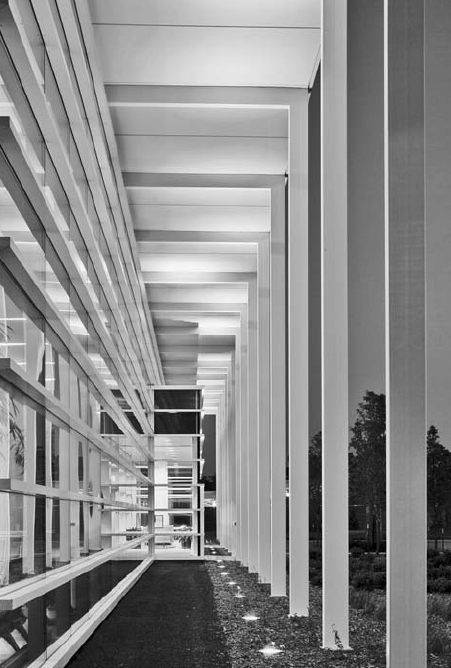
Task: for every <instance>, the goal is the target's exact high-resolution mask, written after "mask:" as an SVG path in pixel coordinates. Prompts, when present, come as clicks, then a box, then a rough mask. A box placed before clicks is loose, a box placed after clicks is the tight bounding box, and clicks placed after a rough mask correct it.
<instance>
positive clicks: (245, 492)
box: [236, 305, 249, 566]
mask: <svg viewBox="0 0 451 668" xmlns="http://www.w3.org/2000/svg"><path fill="white" fill-rule="evenodd" d="M240 323H241V324H240V347H239V350H240V353H239V355H240V358H241V359H240V369H241V393H240V394H241V412H240V420H239V422H238V420H237V428H238V430H239V431H240V441H241V443H240V453H241V455H240V459H239V460H238V458H236V465H237V469H238V468H239V471H240V492H239V495H240V505H241V511H240V521H241V562H242V564H243V566H249V431H248V425H249V394H248V390H249V383H248V312H247V306H246V305H244V306H243V307H242V310H241V317H240ZM237 349H238V345H237ZM237 496H238V490H237ZM237 516H238V514H237Z"/></svg>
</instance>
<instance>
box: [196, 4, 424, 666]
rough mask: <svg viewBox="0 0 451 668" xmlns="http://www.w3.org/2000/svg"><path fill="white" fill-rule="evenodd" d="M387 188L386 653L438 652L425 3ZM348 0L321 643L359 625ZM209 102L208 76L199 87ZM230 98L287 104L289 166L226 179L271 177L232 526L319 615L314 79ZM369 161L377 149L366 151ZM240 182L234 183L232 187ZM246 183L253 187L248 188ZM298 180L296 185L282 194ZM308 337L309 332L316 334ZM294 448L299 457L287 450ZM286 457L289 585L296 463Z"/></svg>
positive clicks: (334, 150) (402, 85) (298, 607)
mask: <svg viewBox="0 0 451 668" xmlns="http://www.w3.org/2000/svg"><path fill="white" fill-rule="evenodd" d="M383 11H384V17H383V34H381V35H380V37H381V39H383V42H384V49H383V50H384V92H383V95H384V120H383V124H384V137H383V140H384V164H383V167H382V169H383V173H384V176H383V178H384V184H385V186H384V192H383V202H382V201H381V202H380V205H381V210H383V211H384V216H383V218H381V220H380V225H383V226H384V234H385V251H384V256H385V259H384V263H385V277H386V278H385V366H386V395H387V472H388V473H387V527H388V540H387V545H388V547H387V583H388V586H387V619H388V633H387V656H388V665H389V666H391V667H393V668H394V667H396V668H403V667H406V668H407V666H409V668H424V666H425V665H426V468H425V467H426V457H425V452H426V451H425V448H426V445H425V441H426V417H425V414H426V408H425V357H426V352H425V263H424V256H425V242H424V237H425V204H424V201H425V199H424V198H425V195H424V158H425V147H424V96H423V90H424V76H425V75H424V2H423V0H385V2H384V8H383ZM347 12H348V3H347V2H346V1H345V0H323V2H322V40H321V43H322V51H321V98H322V103H321V165H322V167H321V221H320V225H321V249H320V256H321V257H320V258H318V261H320V263H321V368H322V383H321V385H322V397H321V414H322V439H323V542H322V545H323V646H324V647H325V648H330V649H335V648H336V644H335V636H334V629H336V630H337V631H338V633H339V636H340V639H341V642H342V644H343V646H344V648H345V649H350V647H351V645H352V638H351V639H350V638H349V603H348V591H349V575H348V448H349V406H348V397H349V378H348V359H349V351H348V337H349V329H348V328H349V324H348V322H349V321H348V310H349V308H348V290H349V286H348V243H349V238H348V165H349V161H350V160H353V159H354V156H353V155H349V154H348V146H349V143H348V133H349V132H352V128H349V127H348V108H347V105H348V89H347V86H348V61H347V54H348V34H347V30H348V18H349V17H348V14H347ZM193 94H194V96H196V95H197V96H198V97H202V100H203V101H205V96H206V95H207V96H208V94H206V92H205V90H204V91H202V90H199V91H198V92H197V93H196V92H194V93H193ZM218 95H219V96H222V99H223V100H225V96H226V97H227V100H228V102H229V103H230V104H240V105H250V104H253V105H261V106H268V107H270V106H278V107H283V108H286V110H287V127H288V134H289V169H288V175H287V182H286V183H285V179H284V178H283V177H268V176H267V175H260V176H255V177H249V176H246V177H243V176H242V177H240V178H239V177H236V178H229V183H230V184H231V187H240V183H241V186H243V184H246V187H259V188H266V189H270V191H271V231H270V233H268V234H267V235H260V237H259V239H258V267H257V272H256V276H255V279H254V278H251V279H250V280H249V282H248V308H247V310H246V314H243V313H242V314H241V317H242V319H241V323H242V326H241V329H240V336H239V338H238V339H237V346H236V358H235V360H231V363H230V374H229V377H228V378H229V380H228V391H227V392H225V393H224V398H223V402H222V404H221V408H220V410H219V414H218V427H219V428H218V436H217V438H218V446H217V452H218V457H219V460H218V461H219V467H218V470H219V476H220V477H219V497H218V503H219V511H218V512H219V537H220V540H221V542H223V543H224V544H225V545H226V546H227V547H229V548H230V549H231V551H232V553H233V554H234V555H235V556H236V558H237V559H238V560H240V561H241V562H242V563H243V565H245V566H248V568H249V570H250V571H251V572H257V573H258V574H259V578H260V581H261V582H268V583H270V585H271V595H272V596H284V595H285V594H286V593H288V596H289V600H290V613H291V614H297V615H307V614H308V605H309V597H308V548H309V515H308V445H309V438H310V432H309V383H308V380H309V373H308V364H309V287H308V286H309V262H311V261H312V258H309V224H310V225H311V224H312V221H311V219H310V221H309V211H308V194H309V193H308V170H309V165H308V92H307V91H300V90H287V89H280V90H271V89H229V90H227V91H226V92H225V91H224V90H220V91H216V93H213V97H215V99H217V96H218ZM368 160H371V156H368ZM232 182H233V185H232ZM243 187H244V186H243ZM285 187H287V188H288V191H287V193H288V195H287V197H285ZM310 335H311V332H310ZM287 454H288V457H287ZM286 461H288V465H289V509H290V514H289V561H290V578H289V587H288V592H286V531H285V505H286V489H285V482H286V481H285V466H286Z"/></svg>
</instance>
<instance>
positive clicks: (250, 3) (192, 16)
mask: <svg viewBox="0 0 451 668" xmlns="http://www.w3.org/2000/svg"><path fill="white" fill-rule="evenodd" d="M89 8H90V10H91V16H92V20H93V21H94V22H96V23H127V22H129V23H130V22H131V23H153V24H163V25H167V24H172V25H183V24H184V25H207V26H208V25H219V26H221V25H251V26H253V25H261V26H263V25H267V26H278V25H282V26H303V27H304V26H307V27H309V26H310V27H317V28H318V27H319V25H320V2H319V0H278V2H273V0H246V2H242V0H229V2H227V3H220V2H212V1H211V0H184V2H183V3H180V2H179V1H178V0H152V2H149V0H127V3H126V4H124V3H122V2H111V0H89Z"/></svg>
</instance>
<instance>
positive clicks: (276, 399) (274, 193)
mask: <svg viewBox="0 0 451 668" xmlns="http://www.w3.org/2000/svg"><path fill="white" fill-rule="evenodd" d="M285 299H286V276H285V179H281V181H280V184H277V185H275V186H273V187H272V188H271V272H270V308H271V310H270V314H271V330H270V331H271V596H285V594H286V574H287V567H286V526H285V515H286V482H285V478H286V370H287V367H286V358H285V356H286V308H285Z"/></svg>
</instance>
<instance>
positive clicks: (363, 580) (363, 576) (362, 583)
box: [351, 570, 374, 591]
mask: <svg viewBox="0 0 451 668" xmlns="http://www.w3.org/2000/svg"><path fill="white" fill-rule="evenodd" d="M351 584H352V586H353V587H355V588H356V589H368V591H371V590H372V589H374V576H373V573H371V571H363V570H362V571H357V573H354V575H353V576H352V579H351Z"/></svg>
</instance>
